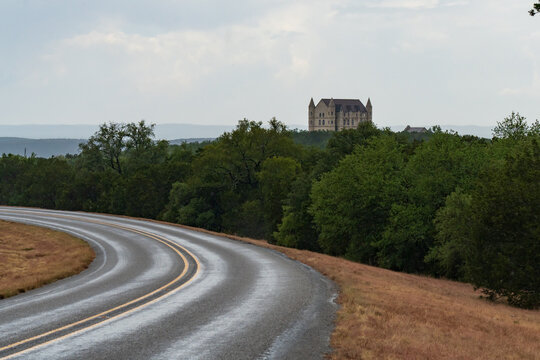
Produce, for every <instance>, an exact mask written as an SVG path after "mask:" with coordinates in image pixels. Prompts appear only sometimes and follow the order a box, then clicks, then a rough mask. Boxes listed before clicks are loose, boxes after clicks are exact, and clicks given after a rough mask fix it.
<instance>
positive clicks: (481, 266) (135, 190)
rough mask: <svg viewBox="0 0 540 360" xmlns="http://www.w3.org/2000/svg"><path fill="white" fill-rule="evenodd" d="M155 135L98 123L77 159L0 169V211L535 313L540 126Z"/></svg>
mask: <svg viewBox="0 0 540 360" xmlns="http://www.w3.org/2000/svg"><path fill="white" fill-rule="evenodd" d="M153 128H154V127H153V125H148V124H146V123H145V122H144V121H141V122H139V123H130V124H118V123H109V124H103V125H101V126H100V128H99V130H98V131H97V132H96V133H95V134H94V135H93V136H92V137H91V138H90V139H88V142H86V143H84V144H81V145H80V148H81V152H80V154H79V155H76V156H65V157H51V158H48V159H45V158H37V157H35V156H30V157H23V156H17V155H5V154H4V155H3V156H2V158H1V160H0V203H1V204H4V205H20V206H35V207H42V208H50V209H65V210H84V211H94V212H103V213H112V214H125V215H130V216H137V217H145V218H155V219H162V220H166V221H170V222H176V223H180V224H185V225H191V226H197V227H202V228H206V229H210V230H215V231H221V232H227V233H234V234H238V235H243V236H249V237H254V238H264V239H267V240H269V241H270V242H273V243H277V244H279V245H284V246H289V247H296V248H301V249H309V250H314V251H319V252H324V253H327V254H331V255H335V256H342V257H345V258H348V259H351V260H354V261H360V262H364V263H367V264H372V265H376V266H381V267H385V268H388V269H393V270H398V271H405V272H412V273H423V274H428V275H431V276H437V277H445V278H450V279H456V280H460V281H467V282H470V283H472V284H473V285H474V286H476V287H477V288H479V289H481V290H482V291H483V292H484V294H485V295H486V296H487V297H489V298H491V299H496V298H503V299H505V300H507V301H508V302H509V303H510V304H512V305H516V306H521V307H527V308H536V307H538V306H539V305H540V181H539V179H540V124H539V123H538V121H536V122H535V123H533V124H532V125H528V124H527V123H526V121H525V119H524V118H523V117H522V116H520V115H519V114H515V113H512V114H511V115H510V116H509V117H507V118H505V119H504V120H503V121H501V122H499V123H498V125H497V127H496V128H495V129H494V131H493V135H494V136H493V139H489V140H488V139H480V138H477V137H474V136H459V135H458V134H456V133H452V132H443V131H441V130H440V128H438V127H434V128H433V129H431V131H430V132H429V133H428V134H423V136H421V137H418V136H416V137H413V136H411V135H410V134H407V133H394V132H391V131H390V130H389V129H379V128H377V127H375V126H374V125H373V124H371V123H363V124H361V125H360V126H359V127H358V129H356V130H345V131H341V132H336V133H329V132H315V133H309V132H305V131H290V130H288V129H287V128H286V126H285V125H284V124H282V123H280V122H279V121H277V120H275V119H272V120H271V121H270V122H269V124H268V126H263V124H262V123H260V122H254V121H248V120H242V121H240V122H239V123H238V125H237V127H236V129H235V130H234V131H232V132H228V133H224V134H223V135H222V136H221V137H219V138H218V139H216V140H215V141H212V142H207V143H200V144H182V145H170V144H169V143H168V142H167V141H163V140H161V141H156V140H154V133H153Z"/></svg>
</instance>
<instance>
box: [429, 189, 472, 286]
mask: <svg viewBox="0 0 540 360" xmlns="http://www.w3.org/2000/svg"><path fill="white" fill-rule="evenodd" d="M471 206H472V196H471V195H469V194H466V193H464V192H463V191H462V190H461V189H460V188H458V189H456V191H454V192H453V193H451V194H450V195H448V197H447V198H446V201H445V205H444V207H442V208H440V209H439V210H438V211H437V214H436V216H435V229H436V234H435V244H434V246H433V247H432V248H431V249H430V251H429V253H428V255H427V256H426V259H425V260H426V262H428V263H434V267H435V271H436V273H438V274H440V275H443V276H445V277H447V278H451V279H458V280H463V279H464V275H465V274H464V266H465V258H466V244H467V240H468V239H470V238H471V219H472V213H471V210H472V209H471Z"/></svg>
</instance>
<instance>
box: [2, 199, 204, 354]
mask: <svg viewBox="0 0 540 360" xmlns="http://www.w3.org/2000/svg"><path fill="white" fill-rule="evenodd" d="M1 210H2V211H5V209H1ZM8 212H14V213H30V214H32V215H38V216H46V217H56V218H66V219H72V220H78V221H83V222H88V223H95V224H100V225H106V226H111V227H115V228H119V229H122V230H126V231H130V232H133V233H137V234H140V235H144V236H147V237H149V238H152V239H154V240H156V241H159V242H160V243H162V244H164V245H166V246H168V247H169V248H171V249H172V250H174V252H176V254H178V256H180V258H181V259H182V261H183V262H184V270H183V271H182V273H181V274H180V275H178V276H177V277H176V278H175V279H174V280H172V281H170V282H169V283H167V284H165V285H163V286H162V287H160V288H159V289H156V290H153V291H152V292H150V293H148V294H146V295H143V296H141V297H138V298H136V299H134V300H131V301H128V302H126V303H124V304H122V305H118V306H116V307H114V308H112V309H109V310H106V311H103V312H101V313H99V314H96V315H93V316H90V317H87V318H85V319H82V320H79V321H76V322H74V323H71V324H68V325H64V326H62V327H59V328H56V329H53V330H50V331H47V332H45V333H42V334H39V335H36V336H33V337H30V338H27V339H25V340H21V341H18V342H16V343H13V344H10V345H6V346H4V347H1V348H0V351H4V350H7V349H11V348H14V347H16V346H19V345H22V344H26V343H28V342H31V341H34V340H38V339H41V338H43V337H46V336H49V335H51V334H54V333H57V332H60V331H62V330H66V329H69V328H71V327H74V326H77V325H79V324H82V323H84V322H87V321H90V320H93V319H96V318H99V317H102V316H104V315H107V314H110V313H111V312H114V311H116V310H118V309H121V308H123V307H127V306H129V305H131V304H133V303H136V302H138V301H141V300H143V299H146V298H148V297H150V296H152V295H154V294H155V293H157V292H159V291H161V290H163V289H165V288H167V287H169V286H171V285H173V284H174V283H176V282H178V281H180V280H181V279H182V278H183V277H184V276H185V275H186V273H187V271H188V268H189V263H188V261H187V259H186V257H185V256H184V255H183V254H182V253H181V252H180V251H178V249H176V248H174V247H173V246H172V245H171V244H169V240H167V239H166V238H164V237H162V236H159V235H156V234H153V233H150V232H146V231H142V230H137V229H133V228H129V227H125V226H121V225H116V224H112V223H108V222H103V221H98V220H90V219H81V218H78V217H73V216H66V215H52V214H40V213H36V212H31V211H17V210H11V209H10V210H8ZM175 245H176V246H178V247H179V248H181V249H182V250H184V251H185V252H186V253H187V254H189V256H191V257H192V258H193V260H195V263H196V264H197V270H196V272H195V274H193V276H192V277H191V278H190V279H189V280H188V281H186V282H185V283H184V284H182V285H180V286H178V287H177V288H175V289H173V290H171V291H169V292H167V293H165V294H163V295H162V296H159V297H157V298H155V299H154V300H151V301H149V302H146V303H144V304H141V305H139V306H136V307H134V308H132V309H130V310H128V311H125V312H122V313H120V314H118V315H115V316H112V317H109V318H107V319H106V320H103V321H100V322H99V323H96V324H93V325H90V326H88V327H85V328H82V329H79V330H76V331H73V332H71V333H69V334H66V335H63V336H60V337H58V338H55V339H52V340H49V341H46V342H43V343H41V344H37V345H35V346H33V347H30V348H27V349H25V350H22V351H19V352H17V353H14V354H11V355H8V356H7V357H3V358H2V359H9V358H11V357H13V356H18V355H21V354H22V353H25V352H28V351H30V350H33V349H36V348H38V347H42V346H44V345H46V344H49V343H52V342H54V341H58V340H60V339H64V338H66V337H69V336H72V335H75V334H77V333H80V332H82V331H86V330H89V329H92V328H94V327H96V326H98V325H101V324H103V323H105V322H108V321H110V320H113V319H116V318H118V317H120V316H125V315H127V314H129V313H132V312H133V311H135V310H138V309H140V308H142V307H145V306H148V305H150V304H153V303H155V302H156V301H158V300H161V299H162V298H164V297H165V296H168V295H171V294H173V293H175V292H176V291H178V290H180V289H181V288H183V287H185V286H186V285H188V284H189V283H190V282H191V281H192V280H193V279H195V277H196V276H197V275H198V273H199V271H200V263H199V261H198V259H197V258H196V257H195V255H193V254H192V253H191V252H190V251H189V250H187V249H186V248H185V247H183V246H181V245H179V244H176V243H175Z"/></svg>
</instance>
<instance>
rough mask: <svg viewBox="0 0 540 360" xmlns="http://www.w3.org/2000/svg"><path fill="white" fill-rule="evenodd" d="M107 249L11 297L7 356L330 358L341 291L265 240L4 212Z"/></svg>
mask: <svg viewBox="0 0 540 360" xmlns="http://www.w3.org/2000/svg"><path fill="white" fill-rule="evenodd" d="M0 219H4V220H9V221H17V222H23V223H28V224H34V225H39V226H44V227H48V228H53V229H57V230H60V231H64V232H67V233H70V234H73V235H75V236H77V237H79V238H82V239H84V240H86V241H87V242H89V243H90V245H91V246H92V248H93V249H94V250H95V252H96V259H95V260H94V262H93V263H92V264H91V266H90V267H89V268H88V269H87V270H85V271H83V272H82V273H80V274H79V275H75V276H72V277H70V278H67V279H63V280H60V281H57V282H55V283H52V284H50V285H47V286H44V287H42V288H39V289H36V290H32V291H29V292H27V293H25V294H21V295H17V296H14V297H11V298H8V299H4V300H0V358H20V359H322V358H323V356H324V354H325V353H328V352H329V351H330V348H329V345H328V343H329V336H330V333H331V331H332V329H333V319H334V314H335V310H336V305H335V304H334V302H333V299H334V298H335V295H336V289H335V286H334V285H333V283H332V282H330V281H329V280H328V279H326V278H325V277H323V276H322V275H320V274H319V273H317V272H315V271H314V270H312V269H311V268H309V267H307V266H305V265H303V264H301V263H299V262H295V261H292V260H290V259H288V258H286V257H285V256H283V255H282V254H280V253H278V252H275V251H272V250H268V249H265V248H261V247H257V246H254V245H250V244H246V243H242V242H238V241H234V240H230V239H227V238H223V237H219V236H213V235H208V234H205V233H200V232H196V231H192V230H187V229H183V228H180V227H176V226H171V225H165V224H160V223H155V222H150V221H143V220H135V219H128V218H122V217H115V216H107V215H98V214H86V213H80V212H65V211H51V210H38V209H26V208H11V207H0Z"/></svg>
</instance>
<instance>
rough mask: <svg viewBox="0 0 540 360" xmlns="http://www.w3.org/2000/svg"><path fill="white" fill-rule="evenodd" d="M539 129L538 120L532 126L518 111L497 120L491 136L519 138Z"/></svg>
mask: <svg viewBox="0 0 540 360" xmlns="http://www.w3.org/2000/svg"><path fill="white" fill-rule="evenodd" d="M539 130H540V125H539V124H538V121H536V123H534V124H533V125H532V126H529V125H528V124H527V121H526V120H525V117H524V116H521V115H519V113H514V112H512V114H511V115H510V116H508V117H505V118H504V120H503V121H500V122H497V126H496V127H495V128H494V129H493V137H495V138H499V139H510V140H519V139H523V138H524V137H526V136H527V135H529V134H533V133H537V134H538V131H539Z"/></svg>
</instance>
